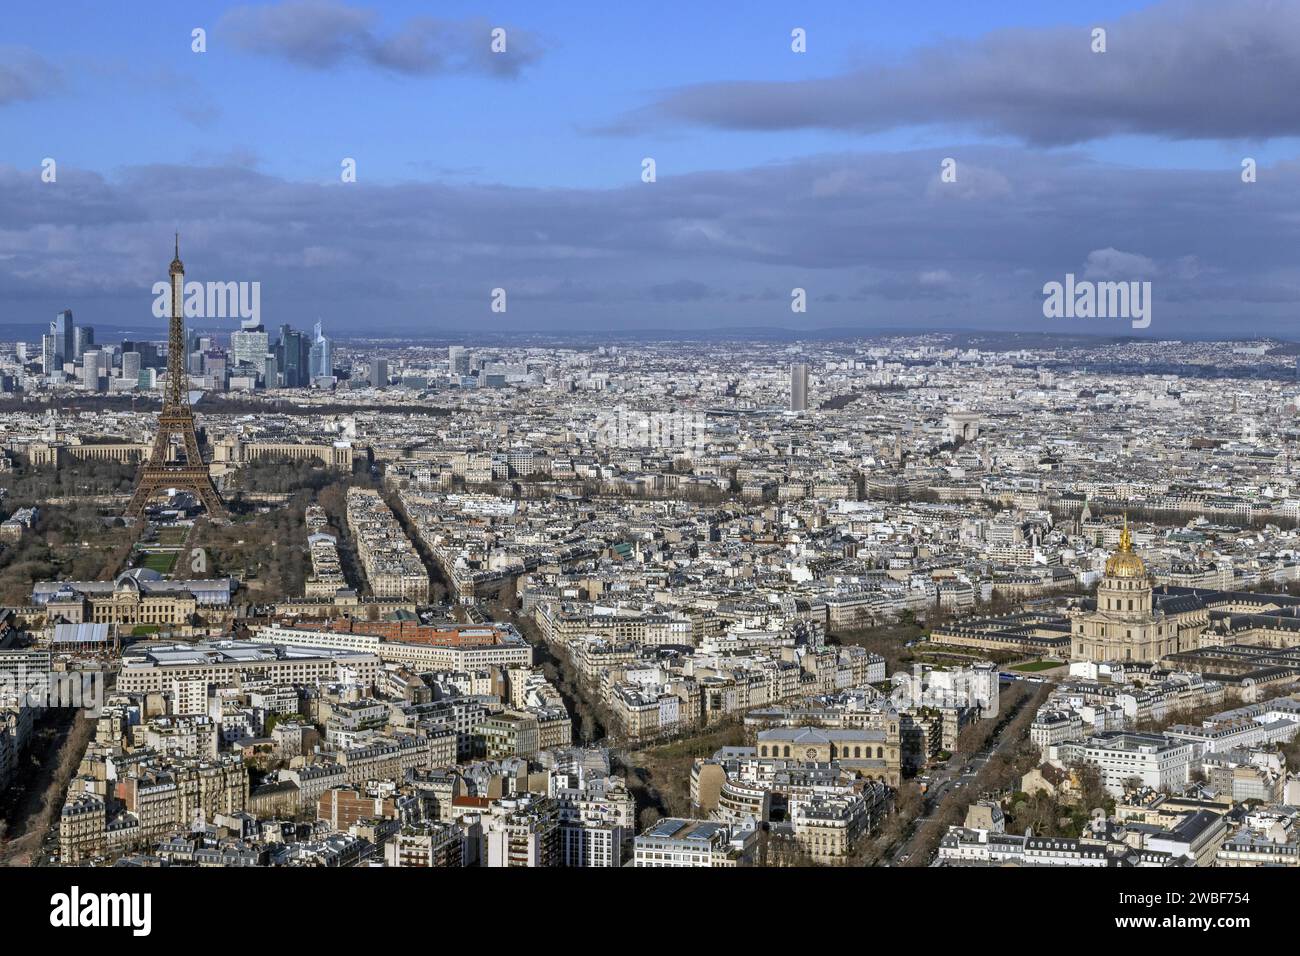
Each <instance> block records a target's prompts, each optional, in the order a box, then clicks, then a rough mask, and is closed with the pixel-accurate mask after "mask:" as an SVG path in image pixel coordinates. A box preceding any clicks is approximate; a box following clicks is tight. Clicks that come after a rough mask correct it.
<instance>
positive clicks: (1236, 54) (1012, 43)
mask: <svg viewBox="0 0 1300 956" xmlns="http://www.w3.org/2000/svg"><path fill="white" fill-rule="evenodd" d="M1093 27H1102V28H1104V29H1105V30H1106V31H1107V35H1106V44H1107V49H1106V52H1104V53H1094V52H1093V51H1092V48H1091V39H1092V38H1091V30H1092V28H1093ZM1297 89H1300V3H1295V2H1294V0H1234V2H1231V3H1225V2H1222V0H1170V2H1165V3H1162V4H1159V5H1158V6H1155V7H1151V8H1148V9H1146V10H1142V11H1138V12H1135V13H1132V14H1129V15H1128V16H1125V17H1121V18H1119V19H1116V20H1114V21H1100V22H1092V23H1089V22H1084V23H1080V24H1078V25H1077V26H1065V27H1062V26H1053V27H1044V28H1034V29H1025V28H1017V29H1006V30H999V31H996V32H992V33H989V34H987V35H985V36H984V37H982V38H980V39H977V40H973V41H966V40H948V41H944V42H940V43H936V44H934V45H931V46H927V47H924V48H921V49H918V50H916V51H914V52H912V53H911V54H909V55H907V56H904V57H902V58H900V59H898V60H895V61H892V62H886V63H869V64H861V65H857V66H855V68H853V69H850V70H848V71H847V72H843V73H840V74H837V75H833V76H829V77H825V78H820V79H809V80H797V81H771V82H763V81H745V82H711V83H700V84H697V85H693V86H688V87H684V88H681V89H677V90H672V91H669V92H667V93H665V94H664V95H662V96H661V97H660V98H658V99H657V100H656V101H655V102H653V103H652V104H650V105H649V106H647V107H646V108H644V109H642V110H640V111H637V112H636V113H634V114H632V115H630V116H628V117H625V118H624V119H623V120H621V121H619V122H617V123H614V124H612V125H611V126H610V127H608V129H609V130H610V131H627V130H630V129H636V128H643V127H647V126H657V125H663V124H664V123H669V124H672V123H689V124H699V125H702V126H708V127H715V128H723V129H738V130H788V129H804V128H820V129H832V130H845V131H854V132H875V131H879V130H886V129H892V128H898V127H914V126H924V125H931V124H942V125H950V126H955V127H962V128H970V129H974V130H976V131H978V132H980V133H985V134H992V135H1009V136H1013V137H1016V138H1017V139H1019V140H1021V141H1024V142H1026V143H1032V144H1036V145H1048V146H1058V145H1068V144H1074V143H1081V142H1085V141H1089V140H1094V139H1098V138H1103V137H1108V136H1114V135H1119V134H1148V135H1153V136H1157V137H1161V138H1167V139H1175V140H1178V139H1237V138H1252V139H1268V138H1272V137H1281V136H1294V135H1300V109H1297V108H1296V93H1295V91H1296V90H1297Z"/></svg>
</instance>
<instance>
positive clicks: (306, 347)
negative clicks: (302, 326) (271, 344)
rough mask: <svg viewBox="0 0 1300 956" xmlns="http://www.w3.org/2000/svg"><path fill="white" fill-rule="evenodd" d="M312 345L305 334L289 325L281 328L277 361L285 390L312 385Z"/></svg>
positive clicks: (277, 347) (276, 354)
mask: <svg viewBox="0 0 1300 956" xmlns="http://www.w3.org/2000/svg"><path fill="white" fill-rule="evenodd" d="M311 345H312V343H311V340H310V339H309V338H308V337H307V335H306V334H305V333H303V332H299V331H298V330H296V329H292V328H290V327H289V326H287V325H282V326H280V341H279V343H278V344H277V345H276V347H275V360H276V365H277V366H278V367H279V370H280V377H281V378H282V379H283V380H284V387H285V388H302V387H303V386H304V385H307V384H309V383H310V380H311V379H310V376H311V372H310V362H311Z"/></svg>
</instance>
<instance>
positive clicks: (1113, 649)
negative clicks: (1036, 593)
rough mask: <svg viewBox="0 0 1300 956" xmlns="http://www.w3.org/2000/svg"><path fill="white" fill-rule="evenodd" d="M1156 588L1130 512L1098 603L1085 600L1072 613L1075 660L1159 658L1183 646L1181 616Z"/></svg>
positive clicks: (1110, 559)
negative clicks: (1161, 602)
mask: <svg viewBox="0 0 1300 956" xmlns="http://www.w3.org/2000/svg"><path fill="white" fill-rule="evenodd" d="M1153 592H1154V582H1153V581H1152V579H1151V575H1149V574H1148V573H1147V569H1146V565H1145V564H1144V563H1143V562H1142V558H1141V557H1140V556H1139V555H1138V553H1137V552H1136V551H1134V550H1133V535H1132V533H1131V532H1130V531H1129V528H1128V519H1127V518H1125V520H1124V529H1123V530H1122V531H1121V532H1120V536H1119V549H1118V550H1117V551H1116V552H1115V553H1114V554H1112V555H1111V556H1110V557H1109V558H1108V559H1107V560H1106V573H1105V575H1104V577H1103V578H1102V579H1101V583H1100V584H1098V585H1097V599H1096V602H1095V607H1091V606H1088V605H1087V604H1085V606H1083V607H1081V608H1080V609H1078V610H1076V611H1075V612H1074V613H1073V614H1072V615H1071V617H1072V618H1073V621H1072V624H1071V628H1070V658H1071V660H1090V661H1158V660H1159V659H1160V658H1162V657H1164V656H1165V655H1166V654H1173V653H1176V652H1178V651H1180V650H1183V648H1182V647H1180V646H1179V645H1180V643H1181V641H1180V634H1181V633H1182V632H1183V627H1181V626H1180V624H1181V622H1180V621H1179V620H1178V619H1177V618H1176V617H1175V616H1172V615H1169V614H1166V613H1165V612H1164V611H1163V610H1162V609H1161V608H1159V607H1158V606H1157V604H1156V602H1155V600H1154V597H1153ZM1091 603H1092V602H1088V604H1091Z"/></svg>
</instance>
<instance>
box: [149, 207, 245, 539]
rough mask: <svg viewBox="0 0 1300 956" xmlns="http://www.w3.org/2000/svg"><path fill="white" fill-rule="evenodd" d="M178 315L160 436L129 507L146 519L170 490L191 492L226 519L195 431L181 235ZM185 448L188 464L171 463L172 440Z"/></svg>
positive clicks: (171, 333) (174, 271)
mask: <svg viewBox="0 0 1300 956" xmlns="http://www.w3.org/2000/svg"><path fill="white" fill-rule="evenodd" d="M169 272H170V279H171V287H172V316H171V323H170V325H169V326H168V335H167V389H166V391H165V392H164V393H163V406H162V411H161V412H160V413H159V414H158V433H157V434H156V435H155V436H154V441H153V448H152V449H151V450H150V453H149V457H148V458H146V459H145V460H144V461H142V462H141V463H140V473H139V475H138V476H137V478H136V485H135V491H134V492H133V493H132V495H131V501H130V503H128V504H127V506H126V513H127V514H128V515H141V514H143V513H144V509H145V506H146V505H147V504H148V503H149V501H150V499H152V498H153V497H154V496H156V495H158V494H159V493H161V492H164V491H166V490H167V489H169V488H176V489H179V490H182V491H188V492H190V493H191V494H193V495H194V497H195V498H197V499H198V500H199V501H200V502H202V504H203V507H204V509H206V510H207V512H208V518H209V519H211V520H214V521H219V520H222V519H224V518H225V516H226V509H225V505H224V504H222V501H221V496H220V495H219V494H218V493H217V488H216V486H215V485H214V484H213V483H212V476H211V475H210V474H209V473H208V467H207V465H205V464H203V455H202V453H201V452H200V451H199V440H198V437H197V436H196V435H195V433H194V411H193V409H191V408H190V403H189V380H188V376H187V375H186V372H185V311H184V297H185V264H184V263H183V262H181V235H180V233H179V232H178V233H176V257H175V258H174V259H172V264H171V269H170V270H169ZM173 439H179V441H178V442H177V444H178V445H179V447H180V448H183V449H184V456H185V460H184V461H183V462H181V461H170V460H169V458H170V457H171V449H172V441H173Z"/></svg>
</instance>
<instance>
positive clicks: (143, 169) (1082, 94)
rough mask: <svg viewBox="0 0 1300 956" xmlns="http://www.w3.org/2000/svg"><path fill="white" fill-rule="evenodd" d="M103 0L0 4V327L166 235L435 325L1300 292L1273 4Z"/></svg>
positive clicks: (1213, 304) (1279, 7) (277, 302)
mask: <svg viewBox="0 0 1300 956" xmlns="http://www.w3.org/2000/svg"><path fill="white" fill-rule="evenodd" d="M701 8H703V9H701ZM123 9H124V8H123V7H121V6H119V5H107V4H103V3H102V2H84V3H68V4H61V5H60V6H59V9H58V11H57V12H51V11H50V10H49V9H47V8H43V7H42V6H39V5H30V4H24V5H20V6H15V7H12V8H10V9H8V10H7V11H6V22H5V28H4V35H3V37H2V38H0V124H2V125H3V129H4V131H5V135H4V136H3V137H0V212H3V213H5V214H6V217H5V218H6V221H7V222H8V226H7V230H8V232H9V236H8V238H7V239H4V240H3V241H0V310H2V311H0V320H4V321H25V320H26V316H25V314H24V313H25V312H26V310H28V309H31V310H34V311H35V312H36V313H38V314H40V313H43V312H50V311H53V309H55V308H62V307H63V306H64V305H65V304H67V305H72V306H73V307H74V308H77V309H80V310H83V311H86V312H87V313H88V314H89V315H90V316H91V317H92V318H91V319H88V320H87V321H93V320H94V317H96V316H100V317H102V318H101V319H100V320H101V321H104V322H106V323H118V322H122V321H132V320H134V318H135V317H136V314H137V311H138V309H139V304H138V303H139V301H140V300H141V299H142V298H144V299H146V300H147V299H148V296H147V292H148V287H149V286H150V285H151V282H152V278H151V277H152V273H153V272H157V271H160V270H161V268H162V266H159V265H157V264H156V263H155V262H154V261H153V260H152V259H150V258H149V257H150V256H151V255H154V253H153V247H154V246H155V245H159V244H161V246H162V247H165V246H167V245H168V242H167V240H168V238H169V236H170V232H171V229H172V228H173V227H175V228H180V229H181V230H182V233H183V234H185V236H186V240H187V241H186V250H187V255H186V258H187V263H188V264H189V265H190V268H191V272H192V273H194V277H195V278H213V279H221V280H229V279H250V280H257V281H261V282H262V283H263V296H264V299H263V301H264V303H266V304H267V305H268V306H269V309H270V310H271V311H273V312H274V314H269V313H268V314H267V315H266V316H265V318H267V320H268V324H278V323H279V322H280V321H290V322H295V323H297V324H300V325H302V324H306V323H308V322H309V321H311V318H312V316H314V315H317V314H319V315H322V316H323V317H324V318H325V320H326V322H327V325H328V324H333V325H334V326H335V327H336V328H338V327H339V326H344V327H350V326H353V325H366V324H368V323H369V322H371V321H373V320H371V319H367V318H365V317H364V316H366V315H367V314H368V313H371V312H373V313H376V314H379V315H382V316H384V321H385V322H388V323H391V324H392V325H393V326H394V327H395V328H410V329H419V328H426V327H428V326H429V325H430V324H434V325H438V324H442V325H455V324H457V323H461V322H465V321H472V320H473V319H474V317H475V315H476V314H477V313H478V311H479V309H480V306H481V305H482V303H483V302H485V301H486V297H487V291H486V290H487V289H489V288H491V287H495V286H503V287H506V288H507V289H508V290H514V291H515V292H517V294H515V295H512V300H511V302H512V304H511V307H510V311H509V312H508V314H507V316H505V317H498V318H497V319H494V321H499V322H501V323H503V324H505V325H507V326H509V325H518V327H521V328H552V327H582V328H602V327H623V326H625V325H628V324H638V325H643V326H647V327H661V326H662V327H667V326H673V325H692V326H695V325H698V324H700V323H709V324H714V325H718V326H725V325H784V326H787V327H797V326H798V325H799V324H800V323H806V324H808V325H811V326H840V325H844V326H853V325H862V326H879V325H894V326H900V327H907V326H916V327H923V326H925V325H927V324H931V325H944V326H948V325H974V326H981V327H1014V328H1040V327H1041V328H1043V329H1044V330H1051V327H1050V326H1049V324H1048V323H1046V322H1045V320H1043V318H1042V316H1041V312H1040V311H1037V312H1036V309H1037V307H1036V302H1037V301H1039V300H1040V299H1041V296H1040V294H1039V289H1040V287H1041V285H1042V283H1043V282H1044V281H1047V280H1049V279H1054V278H1057V279H1059V278H1060V277H1061V276H1062V275H1063V274H1064V273H1065V272H1067V271H1077V272H1083V271H1084V270H1085V269H1087V268H1092V269H1093V271H1094V272H1095V273H1096V275H1098V276H1102V275H1103V272H1105V273H1106V275H1108V276H1109V275H1110V274H1111V273H1113V272H1114V271H1115V268H1116V264H1120V265H1122V266H1123V267H1125V268H1128V269H1129V270H1130V272H1131V273H1132V274H1131V275H1130V274H1127V273H1126V274H1125V275H1124V276H1119V275H1118V274H1117V273H1116V274H1115V275H1114V276H1113V277H1115V278H1121V277H1122V278H1133V279H1139V278H1151V279H1152V280H1153V281H1154V282H1155V283H1156V296H1157V300H1160V299H1161V298H1162V296H1163V301H1164V305H1163V307H1162V310H1163V312H1162V314H1163V317H1164V318H1165V322H1161V321H1160V320H1159V318H1158V319H1157V322H1156V323H1155V324H1154V327H1153V329H1152V330H1150V331H1151V334H1158V333H1160V332H1161V331H1163V332H1164V334H1170V333H1171V332H1172V331H1173V330H1172V329H1171V328H1170V325H1172V324H1173V323H1174V322H1175V321H1176V322H1177V323H1179V326H1180V327H1181V329H1183V330H1187V329H1191V330H1194V331H1196V332H1197V334H1204V333H1206V332H1209V331H1212V330H1214V329H1215V328H1217V327H1219V326H1221V325H1222V326H1223V327H1229V326H1231V327H1234V328H1239V326H1240V323H1242V322H1243V321H1244V322H1254V323H1256V325H1255V327H1257V328H1258V329H1259V330H1260V331H1261V332H1264V331H1273V332H1285V331H1287V330H1289V327H1290V322H1291V316H1292V315H1293V314H1294V306H1295V303H1296V300H1297V299H1300V295H1297V294H1296V290H1297V288H1300V285H1298V284H1297V277H1296V276H1295V274H1294V271H1293V267H1292V266H1291V264H1290V262H1289V261H1288V260H1287V258H1286V257H1285V256H1281V255H1279V254H1278V253H1277V251H1276V249H1277V247H1278V246H1279V245H1280V244H1282V243H1284V242H1285V241H1286V238H1287V232H1286V231H1282V232H1278V230H1294V229H1296V228H1297V226H1296V225H1295V220H1296V217H1295V216H1294V203H1295V198H1296V192H1295V186H1296V170H1295V157H1296V156H1297V154H1300V148H1298V144H1297V138H1296V134H1297V132H1300V123H1298V122H1297V120H1296V116H1295V115H1293V114H1294V113H1295V111H1296V107H1294V106H1293V105H1290V101H1293V100H1294V90H1295V88H1296V87H1295V83H1294V80H1296V79H1297V75H1296V70H1297V67H1296V66H1295V65H1294V64H1295V63H1296V62H1297V60H1298V59H1300V57H1298V56H1297V54H1300V36H1297V29H1296V28H1297V25H1298V24H1300V18H1297V17H1296V16H1295V14H1294V11H1293V10H1292V9H1291V8H1290V7H1289V6H1288V5H1287V4H1285V3H1284V2H1281V0H1278V2H1274V0H1249V2H1241V3H1235V4H1212V3H1196V2H1193V3H1180V2H1178V0H1174V2H1170V3H1164V4H1158V5H1152V4H1145V3H1134V2H1118V0H1092V2H1088V3H1070V2H1054V3H1043V2H1041V0H1039V2H1000V3H997V4H979V3H971V2H969V0H966V2H952V0H939V2H931V3H927V4H925V5H923V6H914V5H898V4H883V3H874V2H873V3H848V2H836V3H819V4H794V3H774V2H757V3H747V4H744V5H743V7H741V6H738V5H735V4H699V3H674V2H664V3H656V4H652V5H649V6H646V5H635V4H618V5H614V4H607V3H588V2H569V3H563V4H561V3H551V4H538V3H498V4H492V5H490V6H485V5H483V4H471V3H436V4H434V3H413V2H387V3H383V4H366V3H362V2H355V3H353V2H344V0H295V2H291V3H255V4H223V3H201V4H175V3H148V2H139V3H132V4H131V5H130V6H129V8H127V9H129V10H130V11H131V13H130V15H129V16H124V15H123V12H122V11H123ZM430 17H432V18H436V19H437V20H438V21H439V25H437V26H435V27H428V26H427V25H425V26H422V24H423V23H424V20H423V19H422V18H430ZM276 18H278V19H276ZM497 25H500V26H503V27H505V28H506V29H507V42H508V44H510V47H511V49H510V50H509V51H508V54H507V57H512V56H513V57H516V60H515V62H512V63H509V64H508V65H507V66H506V67H502V65H501V64H502V62H503V60H502V59H501V58H498V59H497V60H495V61H494V60H491V59H488V58H487V57H486V56H485V55H483V54H482V49H483V48H484V47H486V45H487V43H488V37H487V35H486V30H487V28H489V27H490V26H497ZM1093 26H1103V27H1106V28H1107V30H1108V43H1109V50H1108V51H1107V53H1106V54H1105V55H1104V57H1096V56H1091V57H1090V56H1089V55H1088V54H1087V53H1086V48H1087V44H1088V31H1089V29H1090V28H1091V27H1093ZM195 27H204V28H205V29H206V30H207V31H208V37H207V42H208V50H207V52H206V53H203V54H196V53H194V52H192V51H191V49H190V33H191V30H192V29H193V28H195ZM794 27H802V28H804V29H805V30H806V31H807V37H808V52H807V53H805V54H795V53H792V52H791V50H790V30H791V29H792V28H794ZM480 40H481V44H480V42H479V41H480ZM1076 41H1077V47H1076ZM1076 52H1077V53H1079V55H1078V56H1075V53H1076ZM1198 58H1201V62H1198ZM1107 71H1110V72H1107ZM646 156H652V157H654V158H655V161H656V163H657V166H658V177H659V181H658V182H657V183H654V184H645V183H642V182H641V181H640V172H641V160H642V158H643V157H646ZM946 156H956V157H958V159H959V162H960V163H961V164H962V165H961V167H960V168H962V169H967V168H968V167H967V165H966V164H967V163H969V164H970V166H969V170H970V173H971V175H970V176H968V177H965V182H964V183H963V185H962V189H961V190H960V191H957V190H954V191H953V192H954V193H955V194H959V195H960V196H961V197H962V198H963V200H964V202H963V203H961V204H958V205H961V206H962V207H963V208H962V209H961V210H955V209H953V208H950V207H951V205H952V204H949V206H944V205H943V203H944V202H946V201H947V200H946V199H945V200H940V199H938V198H937V196H938V194H935V193H934V191H933V187H932V184H931V183H930V182H928V181H927V180H928V178H929V177H928V174H929V172H930V171H936V170H937V163H938V160H939V159H941V158H943V157H946ZM1244 156H1250V157H1252V158H1254V159H1255V160H1256V161H1257V162H1258V163H1259V165H1260V167H1261V170H1263V171H1264V173H1263V174H1262V175H1261V177H1260V181H1259V182H1257V183H1255V184H1253V186H1251V187H1244V188H1249V189H1253V190H1254V191H1253V192H1252V193H1243V192H1242V188H1243V187H1242V185H1241V184H1240V182H1239V177H1238V165H1239V163H1240V161H1241V159H1242V157H1244ZM45 157H53V158H55V159H56V160H57V162H58V167H59V181H58V183H57V184H39V171H40V163H41V160H42V159H43V158H45ZM343 157H353V158H355V159H356V160H357V164H358V182H357V183H355V184H349V185H342V184H340V183H339V162H340V159H341V158H343ZM846 183H848V184H853V185H851V186H850V187H848V188H846V187H845V184H846ZM891 183H894V184H896V188H894V189H890V188H889V187H890V184H891ZM1031 183H1032V188H1031V185H1030V184H1031ZM828 184H829V185H828ZM42 186H43V187H44V189H43V191H42ZM344 190H351V192H344ZM1270 190H1271V191H1272V192H1269V191H1270ZM56 191H57V192H56ZM834 197H839V199H838V201H836V202H829V201H827V200H829V199H831V198H834ZM792 204H793V205H792ZM818 206H820V207H821V211H820V212H819V210H818V208H816V207H818ZM1108 207H1109V208H1108ZM602 217H604V218H602ZM1080 217H1082V220H1080ZM1225 217H1229V218H1231V219H1233V220H1234V221H1231V222H1228V223H1227V224H1225V223H1224V218H1225ZM783 224H784V225H786V226H788V230H786V231H787V232H788V233H789V235H788V237H786V238H782V236H783V229H782V226H783ZM882 230H888V235H887V237H882V235H881V232H882ZM980 230H985V232H984V233H981V231H980ZM994 230H995V231H994ZM801 237H806V238H801ZM827 237H829V238H827ZM945 237H947V238H945ZM883 238H889V239H890V240H891V241H890V242H884V241H883ZM1292 238H1294V237H1292ZM386 243H387V244H389V245H387V246H386ZM832 243H833V244H832ZM1234 243H1235V244H1234ZM1292 247H1293V244H1292ZM1270 249H1272V250H1274V251H1271V252H1270V251H1269V250H1270ZM854 250H860V252H859V253H858V254H856V255H855V254H854ZM1107 250H1109V252H1107ZM166 253H167V249H166V248H163V249H162V252H161V253H159V254H158V256H160V257H162V258H163V259H165V257H166ZM1098 254H1099V255H1098ZM1101 262H1104V263H1107V264H1108V265H1107V266H1105V267H1103V266H1099V265H1098V263H1101ZM163 266H165V261H164V262H163ZM1106 270H1110V271H1109V272H1107V271H1106ZM1134 270H1136V271H1134ZM1121 271H1122V269H1121ZM198 273H202V274H201V275H200V274H198ZM1139 273H1142V274H1139ZM147 280H148V281H147ZM793 285H801V286H803V287H807V288H808V289H809V293H810V299H811V300H812V301H813V302H814V303H815V304H818V305H817V306H816V307H814V308H811V309H810V310H809V313H808V314H806V315H802V316H796V315H792V314H791V313H790V312H789V310H788V308H784V309H782V308H781V306H782V305H783V304H784V303H786V302H788V291H789V289H790V288H791V287H792V286H793ZM142 286H143V287H144V292H141V287H142ZM1162 287H1163V288H1162ZM909 289H910V290H911V293H912V294H910V295H909ZM1243 290H1253V291H1251V292H1248V293H1247V294H1245V295H1243ZM1243 300H1246V302H1243ZM1252 300H1253V301H1252ZM1248 303H1249V304H1248ZM1158 307H1160V306H1158ZM1162 326H1164V328H1163V330H1162ZM1057 330H1059V331H1071V332H1075V331H1107V332H1110V331H1118V329H1109V328H1107V329H1087V328H1059V329H1057Z"/></svg>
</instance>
